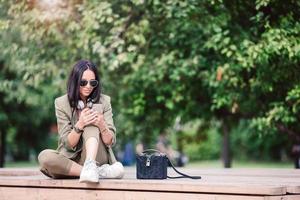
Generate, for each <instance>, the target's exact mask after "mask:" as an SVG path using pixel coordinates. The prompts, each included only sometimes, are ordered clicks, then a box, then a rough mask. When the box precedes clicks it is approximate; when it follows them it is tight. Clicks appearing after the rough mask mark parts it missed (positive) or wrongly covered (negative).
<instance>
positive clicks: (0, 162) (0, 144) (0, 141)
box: [0, 130, 5, 168]
mask: <svg viewBox="0 0 300 200" xmlns="http://www.w3.org/2000/svg"><path fill="white" fill-rule="evenodd" d="M4 163H5V133H4V131H3V130H0V168H2V167H4Z"/></svg>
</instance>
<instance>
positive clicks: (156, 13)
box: [0, 0, 300, 168]
mask: <svg viewBox="0 0 300 200" xmlns="http://www.w3.org/2000/svg"><path fill="white" fill-rule="evenodd" d="M0 52H1V53H0V134H1V138H0V167H25V166H37V155H38V153H39V152H40V151H41V150H43V149H46V148H52V149H55V148H56V147H57V128H56V118H55V113H54V99H55V98H56V97H58V96H61V95H63V94H64V93H65V92H66V79H67V76H68V74H69V72H70V70H71V68H72V66H73V64H74V63H75V62H76V61H77V60H79V59H88V60H91V61H92V62H94V63H95V64H96V65H97V66H98V69H99V73H100V77H101V81H102V85H103V88H104V93H105V94H107V95H110V96H111V98H112V107H113V113H114V120H115V125H116V127H117V145H116V146H115V148H114V151H115V152H116V154H117V156H118V158H119V160H120V161H122V162H123V163H124V165H129V166H130V165H134V162H135V157H134V156H135V153H137V152H141V151H142V150H143V149H146V148H156V149H159V150H160V151H164V152H166V153H168V154H169V155H170V156H171V157H172V159H173V162H174V163H175V164H176V165H177V166H195V167H211V168H213V167H226V168H228V167H285V168H295V167H297V168H299V155H300V124H299V121H300V73H299V72H300V65H299V64H300V1H298V0H255V1H243V0H109V1H100V0H89V1H88V0H69V1H67V0H27V1H25V0H10V1H8V0H0Z"/></svg>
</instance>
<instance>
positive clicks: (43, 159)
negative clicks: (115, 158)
mask: <svg viewBox="0 0 300 200" xmlns="http://www.w3.org/2000/svg"><path fill="white" fill-rule="evenodd" d="M99 135H100V134H99V129H98V128H97V127H95V126H88V127H86V128H84V132H83V133H82V135H81V137H82V140H83V146H82V151H81V152H80V153H79V154H78V155H77V156H76V157H75V158H72V159H70V158H67V157H66V156H64V155H62V154H61V153H59V152H58V151H56V150H52V149H45V150H43V151H42V152H41V153H40V154H39V156H38V161H39V164H40V167H41V168H40V170H41V172H42V173H43V174H45V175H46V176H48V177H51V178H55V179H58V178H77V177H74V176H69V175H68V174H69V172H70V169H71V166H72V162H76V163H78V164H79V165H83V164H84V161H85V159H86V145H85V144H86V141H87V140H88V139H89V138H91V137H94V138H96V140H97V141H98V152H97V155H96V161H97V163H98V164H99V165H103V164H105V163H108V153H107V150H106V147H105V144H104V143H103V141H102V139H101V137H100V136H99Z"/></svg>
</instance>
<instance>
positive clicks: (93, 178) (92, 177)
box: [79, 159, 99, 183]
mask: <svg viewBox="0 0 300 200" xmlns="http://www.w3.org/2000/svg"><path fill="white" fill-rule="evenodd" d="M97 168H98V167H97V165H96V161H94V160H92V159H87V160H86V161H85V162H84V165H83V167H82V170H81V173H80V179H79V182H92V183H98V182H99V174H98V169H97Z"/></svg>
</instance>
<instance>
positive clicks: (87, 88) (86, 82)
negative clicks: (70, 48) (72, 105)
mask: <svg viewBox="0 0 300 200" xmlns="http://www.w3.org/2000/svg"><path fill="white" fill-rule="evenodd" d="M91 80H92V82H93V81H95V74H94V72H93V71H91V70H89V69H87V70H85V71H84V72H83V74H82V78H81V81H80V90H79V93H80V97H81V99H82V100H86V98H87V97H88V96H89V95H90V94H91V93H92V91H93V89H94V87H93V86H92V85H93V84H92V85H91Z"/></svg>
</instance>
